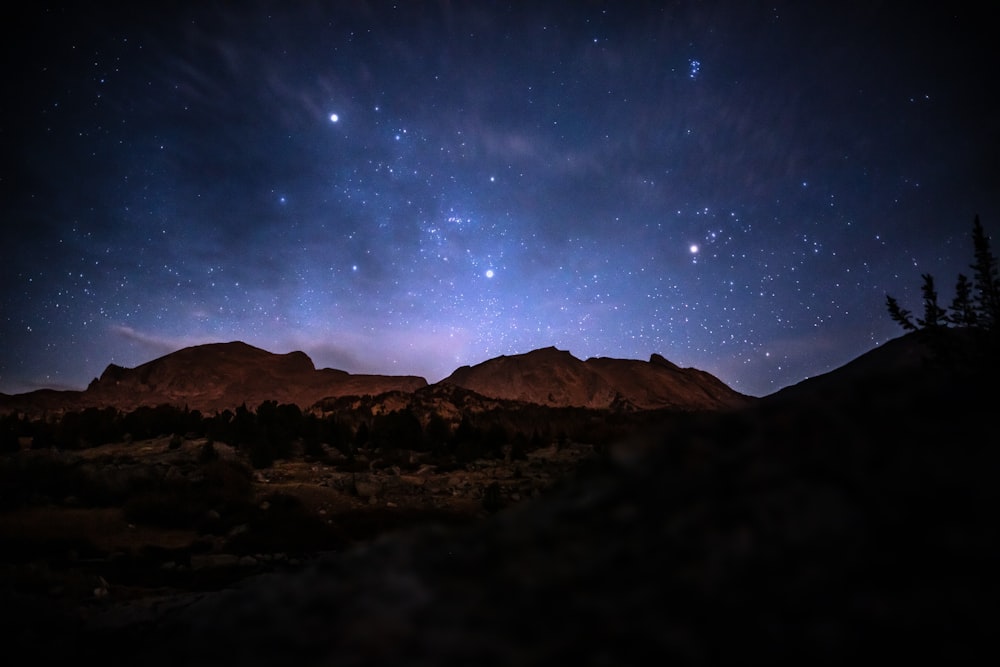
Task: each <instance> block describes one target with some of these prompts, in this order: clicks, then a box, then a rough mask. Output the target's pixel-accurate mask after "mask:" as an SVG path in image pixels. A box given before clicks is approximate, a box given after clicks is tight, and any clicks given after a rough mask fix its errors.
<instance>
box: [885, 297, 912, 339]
mask: <svg viewBox="0 0 1000 667" xmlns="http://www.w3.org/2000/svg"><path fill="white" fill-rule="evenodd" d="M885 305H886V307H887V308H888V309H889V317H891V318H892V319H893V321H894V322H897V323H898V324H899V326H901V327H903V328H904V329H906V330H907V331H916V330H917V325H916V324H914V323H913V320H912V319H910V311H908V310H906V309H905V308H900V307H899V302H898V301H896V299H894V298H893V297H891V296H889V295H888V294H886V295H885Z"/></svg>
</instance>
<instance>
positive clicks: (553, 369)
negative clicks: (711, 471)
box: [441, 347, 753, 410]
mask: <svg viewBox="0 0 1000 667" xmlns="http://www.w3.org/2000/svg"><path fill="white" fill-rule="evenodd" d="M441 382H442V383H444V384H453V385H456V386H459V387H463V388H465V389H470V390H472V391H475V392H477V393H479V394H482V395H484V396H489V397H492V398H500V399H505V400H515V401H525V402H529V403H537V404H539V405H548V406H559V407H566V406H572V407H586V408H624V409H634V410H648V409H656V408H679V409H685V410H712V409H719V408H729V407H738V406H741V405H745V404H747V403H750V402H752V400H753V399H752V398H751V397H749V396H745V395H743V394H740V393H739V392H737V391H735V390H733V389H731V388H730V387H728V386H726V384H725V383H723V382H722V381H721V380H719V379H718V378H716V377H714V376H713V375H711V374H709V373H706V372H704V371H700V370H697V369H694V368H680V367H679V366H677V365H676V364H673V363H671V362H669V361H667V360H666V359H664V358H663V357H661V356H660V355H658V354H654V355H652V356H651V357H650V360H649V361H648V362H646V361H639V360H636V359H614V358H609V357H592V358H590V359H587V360H586V361H581V360H580V359H577V358H576V357H574V356H573V355H572V354H570V353H569V352H567V351H564V350H558V349H556V348H554V347H547V348H543V349H539V350H534V351H532V352H527V353H525V354H518V355H512V356H500V357H496V358H494V359H490V360H488V361H484V362H482V363H480V364H477V365H475V366H463V367H461V368H459V369H457V370H456V371H455V372H454V373H452V374H451V375H449V376H448V377H447V378H445V379H444V380H442V381H441Z"/></svg>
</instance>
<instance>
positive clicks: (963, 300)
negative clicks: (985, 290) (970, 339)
mask: <svg viewBox="0 0 1000 667" xmlns="http://www.w3.org/2000/svg"><path fill="white" fill-rule="evenodd" d="M948 310H949V311H950V312H949V314H948V321H949V322H951V323H952V324H954V325H955V326H959V327H974V326H976V325H977V324H978V322H979V318H978V317H976V308H975V304H973V302H972V283H971V282H969V278H968V276H966V275H965V274H963V273H960V274H958V281H957V282H956V283H955V298H954V299H952V301H951V306H950V307H949V308H948Z"/></svg>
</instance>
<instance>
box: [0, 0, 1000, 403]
mask: <svg viewBox="0 0 1000 667" xmlns="http://www.w3.org/2000/svg"><path fill="white" fill-rule="evenodd" d="M982 12H983V13H980V12H979V11H977V10H974V9H973V8H971V7H958V6H956V7H947V8H946V7H937V8H931V9H927V8H920V9H918V8H916V7H909V6H908V7H905V8H904V7H900V8H898V10H897V9H894V8H893V7H890V6H884V5H881V4H880V5H874V6H873V5H871V3H835V4H833V3H831V4H829V5H828V6H825V8H824V6H822V5H813V4H811V3H807V4H803V3H791V2H789V3H785V2H778V3H770V4H767V5H761V4H758V3H744V2H733V3H726V2H719V3H684V2H681V3H669V4H668V3H615V2H606V3H605V2H588V3H523V4H521V3H512V4H511V5H508V4H504V3H480V2H469V3H464V2H456V3H441V4H438V3H416V2H414V3H409V2H401V3H389V2H367V3H365V2H358V3H323V2H301V3H298V2H297V3H278V2H274V3H269V2H261V3H252V4H247V5H244V4H242V3H238V4H236V5H216V4H212V3H180V5H179V6H178V7H177V8H174V9H171V10H169V11H166V12H164V11H157V12H153V11H152V10H145V9H141V8H138V7H135V8H133V9H131V10H128V11H126V12H125V13H122V12H121V10H116V11H114V12H113V11H111V10H107V11H104V10H101V9H100V3H97V4H96V5H79V6H77V5H70V6H69V7H63V8H51V7H45V6H33V7H30V8H25V9H24V12H23V13H22V14H23V15H22V17H21V18H20V19H18V20H17V21H12V22H11V23H10V24H9V25H8V26H7V28H6V31H7V33H8V35H7V37H6V39H5V46H4V58H5V62H6V64H7V68H8V72H9V73H11V74H12V80H11V81H9V82H8V92H7V94H6V96H5V97H6V98H7V102H5V105H4V109H3V111H2V114H3V115H2V127H0V136H2V138H3V142H4V151H3V153H4V158H3V159H4V163H3V173H2V176H0V178H2V180H0V187H2V197H3V199H2V206H3V208H2V212H3V219H4V223H5V224H4V236H5V243H4V244H3V250H2V253H3V254H2V263H0V277H2V292H0V305H2V316H0V340H2V341H3V343H4V344H3V347H2V351H0V391H3V392H7V393H13V392H21V391H28V390H31V389H35V388H38V387H57V388H82V387H84V386H86V384H87V382H89V380H90V379H92V378H93V377H95V376H96V375H99V374H100V372H101V371H102V370H103V368H104V367H105V365H106V364H108V363H112V362H113V363H117V364H119V365H124V366H135V365H137V364H140V363H143V362H145V361H148V360H150V359H152V358H154V357H156V356H160V355H162V354H165V353H167V352H170V351H172V350H176V349H179V348H181V347H184V346H187V345H193V344H199V343H205V342H216V341H228V340H243V341H246V342H248V343H250V344H253V345H257V346H259V347H263V348H265V349H268V350H271V351H274V352H287V351H290V350H296V349H300V350H303V351H305V352H306V353H308V354H309V355H310V356H311V357H312V359H313V360H314V361H315V362H316V364H317V366H320V367H323V366H328V367H334V368H340V369H343V370H347V371H351V372H359V373H392V374H417V375H423V376H424V377H426V378H427V379H428V381H431V382H434V381H437V380H439V379H441V378H443V377H444V376H446V375H448V374H449V373H450V372H451V371H452V370H453V369H454V368H456V367H457V366H459V365H463V364H475V363H478V362H481V361H484V360H486V359H488V358H491V357H494V356H497V355H500V354H516V353H521V352H527V351H529V350H531V349H535V348H538V347H544V346H549V345H554V346H556V347H558V348H560V349H566V350H569V351H570V352H572V353H573V354H574V355H575V356H577V357H580V358H586V357H589V356H616V357H625V358H639V359H645V358H648V357H649V355H650V354H651V353H653V352H657V353H660V354H662V355H663V356H665V357H667V358H668V359H670V360H671V361H674V362H675V363H677V364H679V365H681V366H693V367H696V368H699V369H702V370H706V371H708V372H711V373H713V374H715V375H717V376H718V377H719V378H720V379H722V380H723V381H724V382H726V383H727V384H729V385H730V386H732V387H733V388H735V389H737V390H739V391H742V392H745V393H748V394H752V395H758V396H759V395H765V394H768V393H771V392H773V391H775V390H777V389H779V388H781V387H783V386H786V385H788V384H792V383H795V382H798V381H800V380H802V379H803V378H805V377H808V376H811V375H816V374H819V373H823V372H826V371H828V370H831V369H833V368H834V367H836V366H839V365H841V364H843V363H845V362H847V361H849V360H851V359H852V358H854V357H856V356H858V355H859V354H861V353H863V352H865V351H867V350H869V349H871V348H872V347H874V346H876V345H879V344H881V343H882V342H884V341H886V340H888V339H890V338H892V337H895V336H897V335H899V334H900V333H901V331H899V330H898V327H897V326H896V325H895V324H894V323H893V322H891V321H890V320H889V318H888V317H887V315H886V313H885V306H884V300H885V294H886V293H887V292H890V293H892V294H894V295H896V296H897V297H898V298H899V299H900V301H901V302H907V303H909V305H910V306H911V307H913V305H914V304H916V303H917V302H918V301H919V289H918V288H919V277H920V274H921V273H923V272H931V273H934V274H935V275H938V276H940V278H939V282H940V284H941V285H942V286H943V285H945V284H947V282H948V281H949V280H951V277H952V276H954V275H955V274H956V273H957V272H958V271H963V270H967V265H968V263H969V261H970V259H971V241H970V240H969V231H970V229H971V222H972V219H973V216H974V215H976V214H979V215H980V216H981V218H982V220H983V223H984V225H985V226H986V228H987V230H988V231H989V230H991V229H997V221H998V220H1000V210H998V202H997V197H996V194H997V193H996V186H997V183H998V182H1000V181H998V176H1000V164H998V162H997V157H996V156H997V154H998V153H997V150H998V148H1000V141H998V140H1000V124H998V123H997V121H996V115H995V110H994V109H993V108H991V107H990V106H989V105H988V103H987V101H986V100H987V99H988V98H989V91H990V88H991V86H992V85H993V84H992V77H993V76H994V72H995V71H997V68H996V65H997V60H998V58H997V56H996V55H995V54H994V53H993V52H992V51H991V48H990V43H991V42H990V40H991V39H992V37H987V35H988V33H989V32H990V29H989V26H990V25H991V19H988V18H987V17H986V14H985V10H982ZM13 82H16V84H17V85H15V84H14V83H13Z"/></svg>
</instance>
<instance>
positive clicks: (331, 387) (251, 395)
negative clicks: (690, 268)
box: [0, 342, 752, 414]
mask: <svg viewBox="0 0 1000 667" xmlns="http://www.w3.org/2000/svg"><path fill="white" fill-rule="evenodd" d="M437 384H440V385H448V386H456V387H461V388H465V389H470V390H472V391H474V392H476V393H478V394H481V395H483V396H486V397H489V398H495V399H506V400H514V401H520V402H524V403H534V404H538V405H544V406H550V407H587V408H599V409H605V408H614V409H619V410H648V409H661V408H667V409H681V410H702V409H718V408H724V407H734V406H737V405H744V404H746V403H748V402H749V401H751V400H752V399H751V398H750V397H748V396H744V395H742V394H740V393H738V392H736V391H734V390H732V389H731V388H729V387H728V386H726V385H725V384H724V383H723V382H722V381H721V380H719V379H718V378H716V377H714V376H712V375H710V374H708V373H705V372H703V371H699V370H697V369H693V368H680V367H678V366H676V365H674V364H672V363H671V362H669V361H667V360H666V359H664V358H663V357H661V356H659V355H656V354H654V355H653V356H652V357H651V358H650V360H649V361H648V362H643V361H638V360H631V359H611V358H605V357H601V358H592V359H588V360H587V361H586V362H584V361H580V360H579V359H577V358H576V357H574V356H573V355H571V354H570V353H569V352H564V351H560V350H557V349H555V348H545V349H540V350H535V351H532V352H528V353H526V354H520V355H514V356H501V357H497V358H495V359H491V360H489V361H485V362H483V363H481V364H478V365H476V366H472V367H468V366H465V367H462V368H459V369H458V370H456V371H455V372H454V373H452V374H451V375H450V376H449V377H447V378H445V379H444V380H442V381H441V382H440V383H437ZM427 386H428V383H427V381H426V380H425V379H424V378H422V377H417V376H411V375H403V376H388V375H354V374H350V373H347V372H345V371H341V370H335V369H330V368H323V369H316V367H315V366H314V365H313V362H312V360H311V359H310V358H309V357H308V356H307V355H306V354H305V353H303V352H289V353H288V354H274V353H271V352H267V351H265V350H261V349H259V348H256V347H252V346H250V345H247V344H246V343H241V342H231V343H213V344H207V345H198V346H194V347H188V348H184V349H182V350H179V351H177V352H173V353H171V354H167V355H165V356H163V357H160V358H158V359H154V360H152V361H149V362H147V363H145V364H142V365H140V366H137V367H135V368H122V367H121V366H116V365H114V364H112V365H110V366H108V367H107V369H106V370H105V371H104V373H102V374H101V377H100V378H98V379H95V380H94V381H93V382H92V383H91V384H90V386H89V387H87V389H86V390H85V391H82V392H75V391H51V390H40V391H35V392H30V393H27V394H18V395H15V396H0V411H3V412H11V411H21V412H26V413H29V414H32V413H34V414H38V413H41V412H43V411H46V412H49V413H57V412H60V411H66V410H79V409H82V408H86V407H91V406H94V407H105V406H112V407H115V408H117V409H119V410H123V411H127V410H131V409H134V408H136V407H139V406H142V405H146V406H156V405H160V404H164V403H168V404H171V405H176V406H178V407H184V406H187V407H188V408H190V409H192V410H200V411H201V412H203V413H208V414H211V413H213V412H216V411H221V410H225V409H227V408H228V409H235V408H236V407H237V406H239V405H241V404H244V403H245V404H246V405H247V406H248V407H250V408H255V407H256V406H258V405H259V404H260V403H262V402H263V401H276V402H278V403H294V404H296V405H298V406H299V407H300V408H302V409H308V408H310V407H312V406H314V405H316V404H317V403H318V402H319V401H321V400H324V399H331V398H337V397H342V396H377V395H380V394H384V393H390V392H403V393H411V394H412V393H413V392H415V391H417V390H418V389H421V388H423V387H427Z"/></svg>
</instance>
